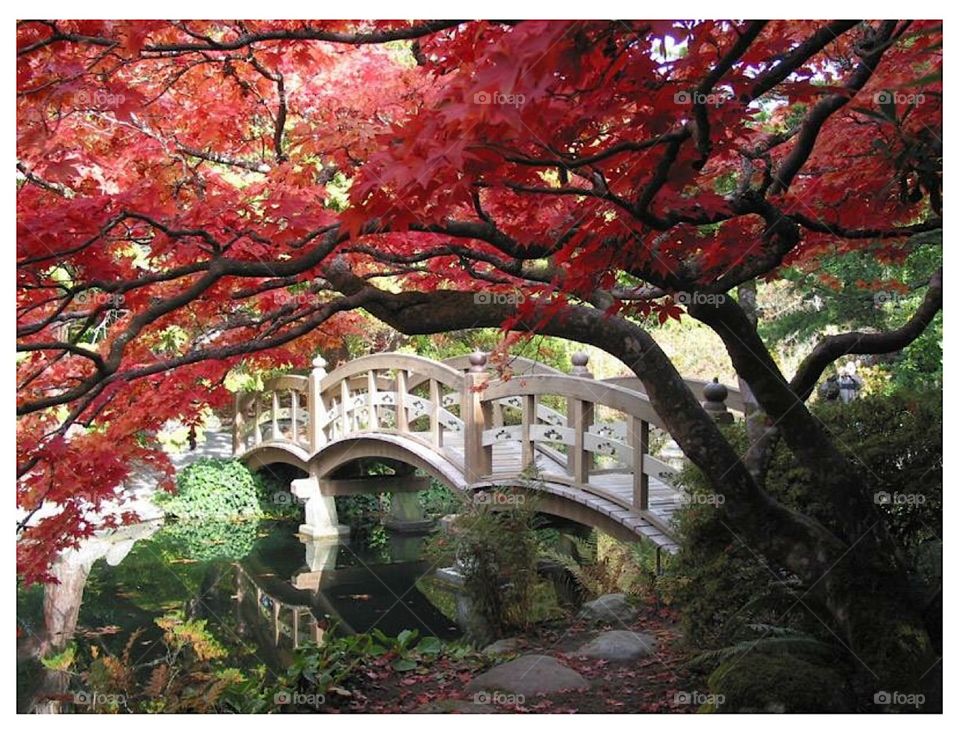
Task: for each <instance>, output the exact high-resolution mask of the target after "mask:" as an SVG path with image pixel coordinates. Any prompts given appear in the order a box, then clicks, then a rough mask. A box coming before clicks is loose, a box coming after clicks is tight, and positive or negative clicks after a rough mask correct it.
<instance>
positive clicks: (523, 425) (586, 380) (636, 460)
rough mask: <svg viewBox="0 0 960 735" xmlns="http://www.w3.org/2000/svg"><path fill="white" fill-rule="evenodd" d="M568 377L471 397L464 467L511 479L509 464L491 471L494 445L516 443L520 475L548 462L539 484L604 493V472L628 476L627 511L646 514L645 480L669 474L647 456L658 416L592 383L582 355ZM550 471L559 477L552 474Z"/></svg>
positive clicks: (620, 392) (628, 395) (628, 396)
mask: <svg viewBox="0 0 960 735" xmlns="http://www.w3.org/2000/svg"><path fill="white" fill-rule="evenodd" d="M578 362H579V364H578ZM573 372H574V374H572V375H564V374H557V373H554V374H535V375H528V376H523V377H519V378H513V379H511V380H508V381H494V382H490V383H488V384H487V385H485V386H484V387H483V390H482V391H481V392H479V393H478V394H477V396H478V397H477V399H476V400H477V408H476V410H475V415H476V416H478V417H479V419H480V421H479V422H478V423H479V424H480V427H479V431H478V435H479V439H478V440H476V441H473V442H470V443H468V444H467V446H466V449H465V459H466V465H467V466H468V467H475V468H477V473H480V474H482V475H484V476H487V477H496V476H498V475H500V474H516V471H517V468H515V467H498V466H497V458H496V457H497V453H496V451H495V450H496V447H497V446H498V445H505V444H511V445H515V444H516V443H519V445H520V460H519V461H520V465H521V467H520V469H521V470H524V469H526V468H528V467H530V466H531V465H532V464H533V463H534V462H535V460H536V458H537V456H541V455H542V456H545V457H547V458H548V459H551V460H553V461H552V463H551V464H552V467H553V471H554V472H553V473H551V472H550V471H549V466H548V471H547V472H546V473H541V476H542V477H543V479H546V480H559V481H561V482H565V483H568V484H572V485H576V486H580V487H583V488H585V489H589V490H590V491H591V492H593V493H594V494H598V495H603V494H604V484H605V482H604V478H603V476H604V475H606V476H609V477H611V478H612V477H613V476H614V475H619V476H620V477H621V478H623V477H624V476H627V477H630V476H632V478H631V481H632V492H633V506H634V507H636V508H637V509H639V510H647V509H648V508H649V489H650V478H651V477H654V478H656V479H658V480H660V481H662V482H669V480H670V479H671V477H672V476H673V475H674V474H675V471H674V470H673V468H671V467H670V466H669V465H667V464H666V463H664V462H662V461H661V460H660V459H658V458H657V457H655V456H653V454H652V453H651V445H650V432H651V428H655V427H657V426H658V424H659V418H658V417H657V415H656V413H655V412H654V410H653V407H652V406H651V405H650V402H649V400H647V398H646V396H645V395H643V394H641V393H639V392H637V391H633V390H629V389H627V388H622V387H619V386H616V385H609V384H605V383H602V382H600V381H596V380H594V379H593V377H592V375H590V373H589V372H588V371H587V370H586V359H585V356H583V359H582V360H579V361H575V364H574V371H573ZM497 405H499V406H501V407H502V409H501V410H502V412H503V417H504V418H503V420H500V421H498V420H496V419H495V416H494V407H495V406H497ZM504 407H505V408H504ZM557 471H559V472H562V473H563V474H561V475H556V474H555V472H557ZM611 493H612V490H611ZM617 497H618V496H617Z"/></svg>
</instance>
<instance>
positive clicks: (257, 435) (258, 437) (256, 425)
mask: <svg viewBox="0 0 960 735" xmlns="http://www.w3.org/2000/svg"><path fill="white" fill-rule="evenodd" d="M262 443H263V432H262V431H260V394H259V393H258V394H257V396H256V398H254V399H253V444H254V446H257V445H259V444H262Z"/></svg>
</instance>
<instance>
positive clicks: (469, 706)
mask: <svg viewBox="0 0 960 735" xmlns="http://www.w3.org/2000/svg"><path fill="white" fill-rule="evenodd" d="M497 711H498V710H497V708H496V707H494V706H493V705H492V704H484V703H483V702H476V701H474V702H470V701H467V700H463V699H438V700H436V701H435V702H429V703H427V704H425V705H423V706H422V707H418V708H417V709H415V710H414V711H413V712H414V714H421V715H449V714H456V713H460V714H465V715H488V714H492V713H495V712H497Z"/></svg>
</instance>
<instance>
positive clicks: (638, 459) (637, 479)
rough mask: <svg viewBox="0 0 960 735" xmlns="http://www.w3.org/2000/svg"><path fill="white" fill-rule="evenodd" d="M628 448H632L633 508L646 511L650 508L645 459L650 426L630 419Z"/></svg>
mask: <svg viewBox="0 0 960 735" xmlns="http://www.w3.org/2000/svg"><path fill="white" fill-rule="evenodd" d="M630 446H631V447H632V448H633V506H634V507H635V508H639V509H640V510H647V508H648V507H649V506H650V478H649V477H648V476H647V472H646V467H645V465H646V461H645V457H646V455H647V454H648V453H649V451H650V424H649V423H647V422H646V421H644V420H643V419H638V418H637V417H636V416H631V417H630Z"/></svg>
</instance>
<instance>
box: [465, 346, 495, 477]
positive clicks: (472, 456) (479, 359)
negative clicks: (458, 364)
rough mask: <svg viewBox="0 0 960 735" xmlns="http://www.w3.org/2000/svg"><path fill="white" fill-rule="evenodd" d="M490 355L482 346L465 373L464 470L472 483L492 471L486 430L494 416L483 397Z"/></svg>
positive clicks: (491, 454)
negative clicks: (485, 436) (486, 445)
mask: <svg viewBox="0 0 960 735" xmlns="http://www.w3.org/2000/svg"><path fill="white" fill-rule="evenodd" d="M486 364H487V356H486V355H485V354H484V353H483V352H481V351H480V350H477V351H475V352H474V353H473V354H471V355H470V370H469V371H468V372H466V373H464V376H463V394H462V395H461V397H460V417H461V418H462V419H463V465H464V466H463V470H464V475H465V476H466V480H467V482H468V483H470V484H473V483H475V482H479V481H480V480H481V479H483V478H484V477H486V476H487V475H489V474H490V473H491V472H492V469H493V467H492V466H493V452H492V449H491V447H485V446H483V432H484V430H485V429H486V428H487V426H488V425H489V423H490V422H491V420H492V411H491V409H490V405H489V404H485V403H484V402H483V400H482V396H481V389H482V386H484V385H485V384H486V382H487V380H488V379H489V376H488V375H487V370H486Z"/></svg>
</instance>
